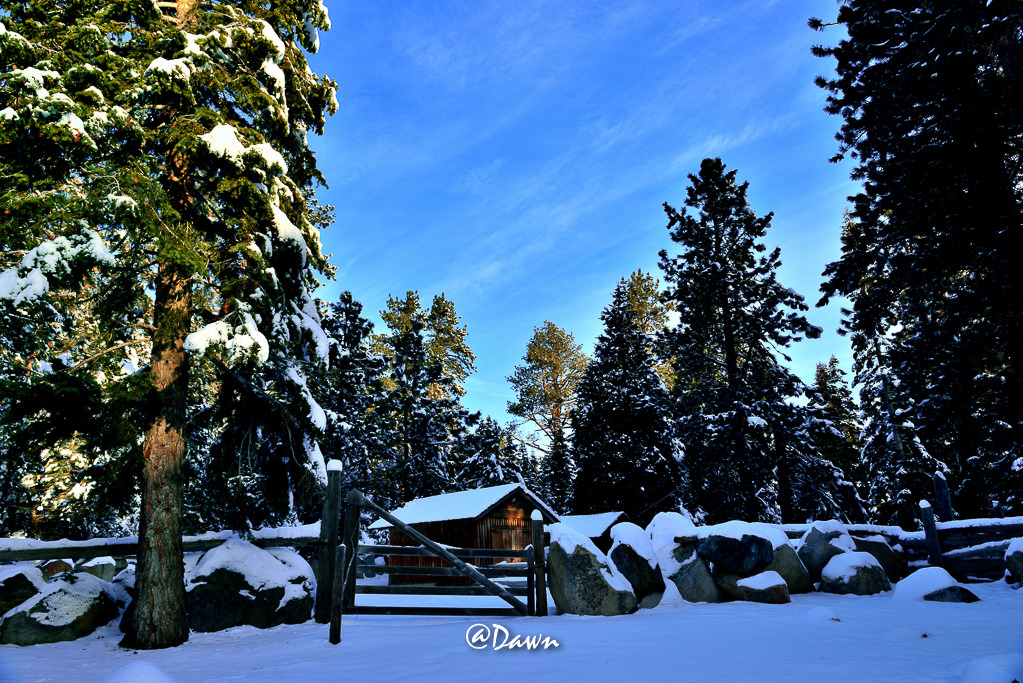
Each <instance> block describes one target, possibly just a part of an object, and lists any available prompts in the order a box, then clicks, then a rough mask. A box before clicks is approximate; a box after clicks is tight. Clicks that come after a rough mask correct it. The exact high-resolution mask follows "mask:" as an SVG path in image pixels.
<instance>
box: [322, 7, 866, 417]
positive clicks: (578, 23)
mask: <svg viewBox="0 0 1023 683" xmlns="http://www.w3.org/2000/svg"><path fill="white" fill-rule="evenodd" d="M327 6H328V9H329V11H330V16H331V20H332V23H333V29H332V30H331V31H330V32H329V33H326V34H323V35H322V36H321V50H320V53H319V54H318V55H315V56H314V57H313V58H312V59H311V63H312V67H313V70H314V71H315V72H316V73H319V74H326V75H329V76H331V77H332V78H334V79H335V80H336V81H337V82H338V84H339V86H340V90H339V93H338V100H339V102H340V105H341V108H340V111H339V112H338V114H337V115H335V116H334V117H333V119H332V120H330V121H329V122H328V127H327V131H326V134H325V135H324V136H323V137H322V138H318V139H314V140H312V144H313V146H314V148H315V149H316V150H317V154H318V159H319V164H320V168H321V170H322V171H323V173H324V175H325V176H326V178H327V182H328V183H329V185H330V189H329V190H326V191H321V193H320V198H321V200H322V201H325V202H327V203H330V204H334V205H335V206H336V207H337V212H336V215H337V223H336V224H335V225H334V226H332V227H331V228H330V229H329V230H328V231H325V232H324V234H323V241H324V246H325V250H326V251H327V252H328V253H331V254H332V255H333V256H332V259H331V260H332V262H333V263H334V265H336V266H337V267H338V279H337V281H335V282H331V283H329V284H328V285H327V286H326V287H324V288H322V289H320V290H319V292H318V295H319V296H320V297H322V298H326V299H333V298H336V296H337V294H338V293H339V292H340V291H343V290H345V289H348V290H351V291H352V293H353V295H354V296H355V298H356V299H357V300H358V301H360V302H361V303H362V304H363V305H364V306H365V308H366V312H367V313H368V314H370V315H369V317H370V318H371V319H372V320H374V321H375V322H376V323H377V325H378V327H379V326H380V323H379V316H378V314H377V312H378V311H379V310H380V309H381V308H382V307H383V306H384V304H385V302H386V300H387V296H388V295H389V294H393V295H396V296H401V295H403V294H404V292H405V291H406V290H409V289H415V290H418V291H419V293H420V297H421V299H422V300H423V301H424V302H426V301H429V300H430V298H431V297H432V296H433V295H434V294H437V293H441V292H443V293H444V294H446V295H447V297H448V298H449V299H451V300H452V301H453V302H454V304H455V307H456V309H457V311H458V313H459V314H460V315H461V316H462V322H463V323H464V324H466V325H467V326H468V332H469V337H468V340H469V344H470V346H471V347H472V349H473V351H474V352H475V353H476V355H477V360H476V365H477V368H478V371H477V373H476V374H475V375H473V376H472V377H470V378H469V380H468V381H467V383H466V388H467V389H468V394H467V396H466V398H465V404H466V405H467V407H469V408H470V409H472V410H481V411H483V412H484V414H489V415H493V416H494V417H496V418H498V419H499V420H500V421H502V422H504V421H506V419H507V415H506V414H505V412H504V411H505V408H506V405H507V402H508V401H509V400H511V399H512V398H513V397H512V394H511V392H510V388H509V386H508V383H507V382H506V381H505V378H506V377H507V376H508V375H509V374H511V372H512V369H513V367H514V366H515V365H516V364H517V363H519V362H520V361H521V357H522V355H523V353H525V347H526V343H527V341H528V340H529V338H530V337H531V336H532V333H533V329H534V327H537V326H540V325H542V324H543V322H544V321H545V320H550V321H552V322H553V323H555V324H556V325H559V326H560V327H563V328H565V329H567V330H569V331H570V332H572V333H573V334H574V335H575V337H576V339H577V340H578V341H579V342H581V343H582V344H583V345H584V348H586V350H587V351H590V350H591V349H592V344H593V340H594V339H595V338H596V336H597V335H598V334H599V333H600V331H601V322H600V317H599V316H600V312H601V310H602V309H603V308H604V306H606V305H607V304H608V303H609V301H610V296H611V291H612V290H613V289H614V286H615V284H616V283H617V282H618V280H619V279H620V278H622V277H624V276H627V275H628V274H629V273H630V272H632V271H634V270H636V269H637V268H639V269H642V270H644V271H647V272H650V273H653V274H654V275H656V276H658V277H659V271H658V269H657V261H658V257H657V253H658V251H659V250H660V249H662V248H668V249H669V250H670V249H671V248H672V247H673V246H674V245H672V243H671V241H670V240H669V239H668V233H667V230H666V227H665V226H666V219H665V216H664V212H663V208H662V204H663V203H664V202H668V203H669V204H671V205H673V206H676V207H679V206H680V205H681V204H682V201H683V198H684V196H685V188H686V186H687V184H688V179H687V177H686V176H687V174H688V173H695V172H696V171H697V169H698V168H699V164H700V161H701V160H702V159H703V158H705V157H708V156H719V157H721V158H722V160H723V161H724V162H725V164H726V165H727V166H728V167H729V168H735V169H738V177H739V179H740V180H748V181H749V183H750V189H749V198H750V204H751V205H752V207H753V209H754V210H755V211H756V212H757V213H758V214H761V215H762V214H764V213H767V212H768V211H773V212H774V214H775V215H774V221H773V227H772V229H771V231H770V232H768V237H767V244H768V246H775V245H778V246H780V247H781V249H782V261H783V264H784V265H783V266H782V268H781V270H780V273H779V280H780V281H781V282H782V283H783V284H784V285H785V286H788V287H791V288H793V289H795V290H796V291H798V292H800V293H801V294H803V295H804V296H806V298H807V300H808V302H809V303H811V305H812V304H813V303H814V302H816V300H817V299H818V298H819V293H818V289H819V287H820V282H821V279H822V278H821V275H820V274H821V272H822V270H823V269H824V266H825V265H826V264H827V263H828V262H830V261H833V260H835V259H836V258H837V257H838V255H839V246H840V242H839V229H840V225H841V221H842V212H843V210H844V208H845V206H846V200H845V198H846V196H847V195H849V194H851V193H852V192H853V191H854V190H855V186H854V185H853V184H852V183H851V182H850V181H849V179H848V177H849V170H850V167H849V164H848V163H844V164H838V165H836V164H830V163H828V159H829V158H830V157H831V156H832V155H833V154H834V153H835V152H836V149H837V143H836V142H835V140H834V133H835V131H836V130H837V129H838V126H839V124H840V121H839V120H838V119H837V118H835V117H830V116H828V115H827V114H825V113H824V112H823V111H822V107H823V106H824V93H823V92H822V91H821V90H820V89H819V88H817V87H816V86H814V84H813V79H814V77H815V76H816V75H819V74H827V73H830V72H831V70H832V69H833V64H832V63H831V62H830V61H827V60H822V59H818V58H815V57H813V56H812V55H811V54H810V47H811V46H812V45H813V44H815V43H819V42H822V41H834V40H837V37H836V34H835V30H836V29H832V30H831V31H832V32H831V33H824V34H820V33H815V32H814V31H811V30H810V29H808V28H807V26H806V20H807V18H808V17H810V16H819V17H821V18H823V19H825V20H832V19H833V18H834V16H835V14H836V13H837V6H836V4H835V2H834V0H822V1H817V0H814V1H812V2H806V1H803V2H795V1H790V0H778V1H776V2H764V1H763V0H760V1H754V2H729V1H727V0H717V1H708V2H704V1H702V0H700V1H689V0H675V1H673V2H663V3H662V2H651V1H642V2H629V1H628V0H621V1H618V2H611V3H597V2H574V1H572V0H562V1H559V2H534V1H533V0H516V1H515V2H483V1H480V0H477V1H475V2H444V1H440V0H429V1H422V2H421V1H416V0H407V1H402V2H397V1H394V2H388V1H380V2H348V3H343V4H342V3H335V2H331V0H327ZM838 308H839V305H838V304H837V303H835V302H833V303H832V304H831V306H829V307H828V308H826V309H811V311H810V312H809V318H810V319H811V321H812V322H814V323H815V324H817V325H820V326H822V327H824V329H825V335H824V338H823V339H821V340H816V341H804V342H801V343H799V344H797V345H796V346H795V347H794V348H793V349H792V350H791V351H790V355H792V356H793V362H792V363H791V367H792V368H793V370H795V371H796V372H797V374H799V375H800V376H801V377H802V378H803V379H804V380H805V381H808V382H809V381H812V379H813V370H814V367H815V365H816V363H817V362H819V361H825V360H827V359H828V358H829V357H830V356H831V355H832V354H834V355H837V356H838V357H839V359H840V360H841V361H842V365H843V367H844V368H846V369H847V370H848V369H849V366H850V352H849V348H848V343H847V342H846V340H844V339H842V338H841V337H839V336H838V335H837V334H835V333H834V330H835V328H837V327H838V323H839V319H840V314H839V311H838Z"/></svg>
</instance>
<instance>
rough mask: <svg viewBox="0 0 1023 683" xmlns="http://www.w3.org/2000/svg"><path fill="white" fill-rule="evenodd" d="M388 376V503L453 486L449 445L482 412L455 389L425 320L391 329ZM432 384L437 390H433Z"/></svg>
mask: <svg viewBox="0 0 1023 683" xmlns="http://www.w3.org/2000/svg"><path fill="white" fill-rule="evenodd" d="M389 340H390V347H391V348H390V351H391V353H393V354H394V355H393V357H391V358H390V359H389V368H388V371H387V379H388V380H389V381H390V384H391V386H392V387H393V389H391V391H390V393H389V395H388V396H387V398H386V400H385V401H384V403H383V404H382V405H380V406H379V407H378V410H380V411H381V413H382V414H383V415H385V416H386V418H385V419H386V421H387V423H388V424H387V429H388V431H389V433H390V436H391V438H392V439H393V444H394V446H393V447H392V451H393V453H394V460H393V462H392V463H390V465H389V467H388V468H387V470H386V471H385V472H382V473H381V474H383V475H385V480H386V482H387V483H388V485H389V488H390V490H389V491H388V493H387V502H388V503H389V504H391V505H394V506H397V505H403V504H404V503H406V502H408V501H410V500H413V499H415V498H422V497H424V496H432V495H436V494H439V493H445V492H447V491H448V490H450V488H451V477H452V472H451V467H450V462H449V455H450V452H451V449H452V448H454V447H456V446H458V445H459V444H460V443H461V441H462V439H463V438H464V436H465V429H466V426H467V425H471V424H472V423H474V422H475V421H476V420H477V419H478V418H479V414H478V413H475V414H473V415H470V414H468V411H466V410H465V409H464V408H462V406H461V404H460V403H459V401H458V399H457V398H455V392H454V390H453V388H452V385H453V384H454V382H455V380H454V378H453V377H451V376H450V375H446V374H445V373H444V366H443V365H442V363H440V362H439V361H432V360H431V359H430V357H429V355H428V352H427V349H426V344H425V341H424V339H423V323H422V322H421V321H418V320H414V321H412V324H411V326H410V328H409V329H408V330H396V331H393V332H392V333H391V335H390V337H389ZM431 388H434V391H431Z"/></svg>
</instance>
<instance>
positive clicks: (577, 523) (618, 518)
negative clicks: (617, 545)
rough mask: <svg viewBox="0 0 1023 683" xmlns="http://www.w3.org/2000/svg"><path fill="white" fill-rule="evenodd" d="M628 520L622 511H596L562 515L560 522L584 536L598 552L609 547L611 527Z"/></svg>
mask: <svg viewBox="0 0 1023 683" xmlns="http://www.w3.org/2000/svg"><path fill="white" fill-rule="evenodd" d="M626 521H628V520H627V519H626V518H625V513H624V512H598V513H597V514H594V515H564V516H563V517H562V518H561V522H562V523H563V524H565V525H567V526H570V527H572V528H573V529H575V530H576V531H578V532H579V533H581V534H582V535H583V536H586V537H587V538H589V539H590V540H591V541H593V545H595V546H597V548H599V549H600V552H602V553H605V554H606V553H607V551H609V550H610V549H611V545H612V541H611V527H613V526H614V525H615V524H618V522H626Z"/></svg>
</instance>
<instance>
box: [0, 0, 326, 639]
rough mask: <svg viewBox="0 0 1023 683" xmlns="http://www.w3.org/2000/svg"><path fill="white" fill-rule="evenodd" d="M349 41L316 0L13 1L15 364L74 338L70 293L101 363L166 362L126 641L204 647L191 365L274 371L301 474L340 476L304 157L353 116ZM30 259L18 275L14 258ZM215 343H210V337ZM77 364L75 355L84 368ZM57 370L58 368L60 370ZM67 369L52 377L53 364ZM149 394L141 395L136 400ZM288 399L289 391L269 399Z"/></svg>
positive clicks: (4, 88) (5, 223)
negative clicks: (190, 536) (323, 400)
mask: <svg viewBox="0 0 1023 683" xmlns="http://www.w3.org/2000/svg"><path fill="white" fill-rule="evenodd" d="M328 26H329V22H328V19H327V13H326V10H325V8H324V7H323V5H322V4H319V3H317V2H313V1H311V0H282V1H281V2H275V3H273V4H272V5H270V6H268V5H266V4H259V3H251V2H248V3H241V4H234V5H223V4H212V5H209V4H205V3H202V2H195V1H192V0H180V1H179V2H178V3H177V6H176V7H175V8H174V9H172V10H171V11H170V14H169V15H168V16H164V15H163V14H162V13H161V12H160V10H159V9H158V8H157V6H156V5H155V4H154V3H151V2H143V1H135V0H129V1H128V2H123V3H113V4H102V3H100V4H83V3H72V4H68V3H63V2H54V1H53V0H32V1H31V2H29V1H27V0H26V1H22V2H18V1H12V2H8V3H6V4H5V13H4V17H3V20H2V24H0V176H2V177H3V178H4V192H3V194H2V195H0V202H2V208H3V209H4V210H3V212H2V213H0V235H2V236H3V245H2V248H0V252H3V253H4V255H5V256H4V257H5V258H6V259H8V260H7V262H6V263H5V264H4V265H5V266H7V267H8V269H7V270H5V271H4V272H3V273H2V274H0V306H2V307H3V315H2V316H0V320H2V322H0V325H2V326H3V331H2V336H3V337H4V338H5V341H4V345H5V347H6V348H8V349H10V350H11V351H12V352H13V353H14V354H15V355H21V356H22V357H25V356H27V355H29V354H31V353H36V354H37V355H39V354H40V353H45V349H46V348H47V343H46V342H47V341H50V340H53V339H55V338H57V339H59V338H61V336H65V337H66V336H68V335H67V332H66V330H65V329H63V327H64V325H66V324H67V322H69V319H68V318H67V317H65V316H63V315H62V310H61V309H62V307H63V306H64V304H63V303H62V300H66V299H67V294H68V293H70V294H71V295H72V296H71V298H72V299H73V298H74V295H75V294H77V295H79V296H81V295H83V293H84V292H88V293H89V294H86V295H90V294H91V295H92V296H95V299H96V313H97V316H98V319H99V320H100V322H101V328H102V334H103V336H102V338H103V339H104V340H105V341H107V343H108V344H109V345H108V346H107V348H104V349H102V350H101V351H100V352H99V355H96V354H93V356H86V355H84V354H83V353H82V352H80V351H78V352H72V353H70V354H69V355H67V356H66V362H65V366H68V368H69V369H66V370H61V371H59V372H55V373H49V375H46V376H43V377H33V378H32V379H33V381H34V382H37V383H40V384H45V383H48V382H50V381H51V380H50V379H49V377H50V376H51V375H63V374H67V373H77V372H81V373H88V372H91V365H90V364H92V363H94V362H96V360H97V359H99V358H106V357H107V356H109V355H112V354H117V353H119V352H121V351H122V349H124V348H126V347H127V346H129V345H134V344H138V345H139V346H141V347H142V348H146V347H148V348H149V349H151V352H150V353H151V355H150V362H149V365H148V367H147V368H146V370H145V372H142V373H138V374H140V375H141V376H142V380H141V381H138V380H136V385H135V387H136V388H142V389H144V391H142V392H137V393H136V396H135V401H134V405H135V407H136V408H137V409H138V410H137V412H136V414H135V417H136V418H137V422H136V424H137V425H138V426H139V428H140V429H141V430H142V431H143V433H144V444H143V447H142V455H143V472H142V481H143V489H142V493H143V496H142V498H143V503H142V515H141V518H142V521H141V528H140V562H139V568H138V571H137V583H136V586H137V591H138V595H137V597H136V598H135V601H134V604H135V609H134V618H133V619H132V623H131V624H130V625H129V628H128V631H127V633H126V635H125V640H124V643H125V644H126V645H130V646H132V647H137V648H154V647H166V646H172V645H176V644H178V643H181V642H182V641H184V640H185V639H186V638H187V637H188V628H187V623H186V621H185V610H184V606H185V605H184V583H183V577H182V572H183V565H182V555H181V518H182V485H183V482H182V462H183V459H184V452H185V443H186V440H185V428H186V394H187V389H188V383H189V356H190V355H191V356H193V357H194V358H195V359H196V360H198V359H199V358H202V357H207V356H208V357H210V358H214V359H216V361H217V362H218V363H219V364H220V367H221V368H223V369H224V370H225V371H229V372H234V373H236V374H237V375H238V376H239V377H242V378H244V372H245V371H244V368H245V367H246V366H251V365H253V364H255V365H259V364H265V363H267V362H268V361H269V362H271V363H272V366H271V369H270V370H269V371H267V372H266V375H265V376H266V377H268V384H267V386H268V387H272V388H271V391H272V392H273V394H276V396H275V400H278V401H280V402H283V403H287V404H289V405H292V406H294V408H293V411H292V412H293V413H294V414H295V415H296V416H297V418H298V422H297V423H296V426H298V427H299V428H300V429H301V430H302V432H304V436H302V437H300V439H299V440H300V442H301V443H302V444H303V446H304V449H303V450H304V452H302V453H301V454H300V464H301V467H303V468H305V469H307V470H308V471H309V472H310V473H311V475H312V476H316V477H323V476H324V474H325V472H324V465H323V462H322V458H320V457H319V453H318V449H317V447H316V442H315V434H316V431H317V429H322V427H323V426H324V420H323V413H322V410H320V409H319V407H318V406H316V405H315V402H314V401H312V398H311V396H310V395H309V391H308V388H307V387H306V386H305V379H304V378H305V375H306V370H305V368H306V365H305V364H307V363H311V364H315V363H318V362H320V359H322V358H325V356H326V353H327V343H326V337H325V336H324V335H323V334H322V331H321V330H320V327H319V323H318V317H317V314H316V310H315V307H314V305H313V300H312V298H311V296H310V294H309V291H310V289H311V288H312V287H313V286H315V278H314V276H315V273H316V272H317V271H319V272H328V271H329V267H328V266H327V263H326V260H325V258H324V256H323V254H322V253H321V251H320V245H319V237H318V233H317V230H316V229H315V227H314V226H313V225H312V224H311V222H310V220H309V219H308V217H307V213H308V204H307V194H308V193H309V192H310V191H311V189H312V184H313V183H314V182H316V181H321V180H322V179H321V177H320V175H319V173H318V172H317V170H316V166H315V160H314V158H313V154H312V152H311V151H310V150H309V148H308V146H307V143H306V135H307V133H308V132H310V131H313V132H319V131H320V130H321V129H322V126H323V124H324V120H325V115H326V113H327V112H328V111H332V110H333V109H334V108H335V107H336V104H335V102H334V100H333V93H334V89H335V86H334V84H333V83H332V82H331V81H329V80H325V79H320V78H318V77H316V76H315V75H314V74H312V73H311V72H310V71H309V69H308V66H307V64H306V60H305V56H304V52H303V50H315V49H316V47H317V43H318V38H317V35H316V33H317V29H326V28H328ZM12 255H13V258H12ZM196 325H198V326H199V329H198V330H195V327H196ZM75 351H77V350H75ZM47 362H49V359H47ZM51 367H52V363H51ZM139 393H141V394H142V395H138V394H139ZM267 393H268V394H269V393H270V392H267Z"/></svg>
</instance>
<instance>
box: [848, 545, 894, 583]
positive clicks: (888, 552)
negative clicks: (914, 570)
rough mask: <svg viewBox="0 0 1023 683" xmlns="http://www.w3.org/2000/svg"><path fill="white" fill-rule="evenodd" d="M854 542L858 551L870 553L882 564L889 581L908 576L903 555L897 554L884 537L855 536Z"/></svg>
mask: <svg viewBox="0 0 1023 683" xmlns="http://www.w3.org/2000/svg"><path fill="white" fill-rule="evenodd" d="M852 541H853V545H855V546H856V550H859V551H860V552H864V553H870V554H871V555H873V556H874V559H875V560H877V561H878V562H880V563H881V566H882V567H883V568H884V573H885V574H887V576H888V580H889V581H898V580H899V579H901V578H902V577H903V576H905V575H906V560H905V559H904V558H903V556H902V554H901V553H898V552H896V551H895V549H894V548H892V547H891V546H890V545H888V541H886V540H885V537H884V536H881V535H876V536H863V537H860V536H853V537H852Z"/></svg>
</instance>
